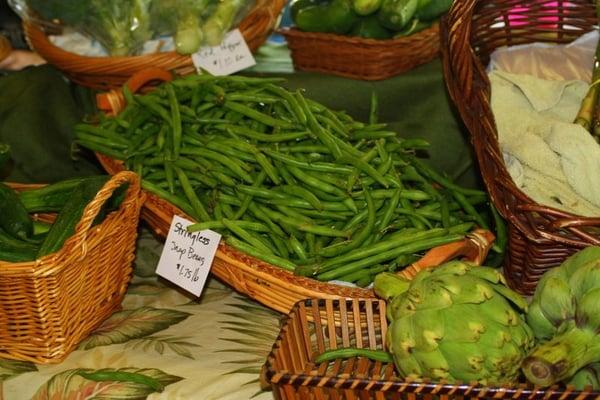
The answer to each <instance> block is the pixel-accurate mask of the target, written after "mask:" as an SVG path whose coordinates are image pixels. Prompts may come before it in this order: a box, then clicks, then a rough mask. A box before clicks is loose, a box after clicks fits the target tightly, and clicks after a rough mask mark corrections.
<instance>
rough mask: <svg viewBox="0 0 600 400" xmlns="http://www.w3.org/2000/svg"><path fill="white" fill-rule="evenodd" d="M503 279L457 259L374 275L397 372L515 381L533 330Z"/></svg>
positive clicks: (520, 300) (415, 376)
mask: <svg viewBox="0 0 600 400" xmlns="http://www.w3.org/2000/svg"><path fill="white" fill-rule="evenodd" d="M394 282H397V286H395V285H394ZM505 284H506V283H505V281H504V277H503V276H502V275H501V274H500V273H499V272H497V271H496V270H495V269H492V268H488V267H478V266H474V265H471V264H469V263H465V262H460V261H452V262H449V263H446V264H444V265H441V266H439V267H437V268H435V269H428V270H422V271H420V272H419V273H418V274H417V275H416V276H415V278H414V279H413V280H412V281H406V280H403V279H402V278H400V277H398V276H394V275H391V274H386V273H384V274H380V275H378V276H377V277H376V279H375V282H374V289H375V292H376V293H377V294H378V295H380V296H381V297H384V298H386V299H388V307H387V316H388V319H389V320H390V325H389V329H388V332H387V346H388V349H389V351H390V352H391V353H392V355H393V358H394V363H395V365H396V368H397V370H398V372H399V374H400V375H401V376H402V377H405V378H412V379H420V378H431V379H435V380H441V379H444V380H447V381H449V382H454V381H458V380H460V381H468V382H471V381H478V382H480V383H482V384H504V383H514V382H515V381H516V380H517V377H518V375H519V365H520V363H521V361H522V360H523V358H524V357H525V356H526V355H527V353H528V351H529V350H530V349H531V347H532V346H533V344H534V337H533V333H532V332H531V329H530V328H529V327H528V326H527V324H526V323H525V320H524V317H523V315H522V314H521V313H522V311H524V310H525V309H526V307H527V303H526V302H525V301H524V299H523V298H522V297H521V296H519V295H518V294H517V293H515V292H513V291H512V290H511V289H509V288H508V287H506V286H505ZM390 299H391V300H390Z"/></svg>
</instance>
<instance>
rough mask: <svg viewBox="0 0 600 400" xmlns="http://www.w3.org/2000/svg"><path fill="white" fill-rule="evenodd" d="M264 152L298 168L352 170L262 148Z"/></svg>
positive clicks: (328, 170) (340, 172) (324, 170)
mask: <svg viewBox="0 0 600 400" xmlns="http://www.w3.org/2000/svg"><path fill="white" fill-rule="evenodd" d="M264 152H265V153H266V154H267V155H269V156H270V157H272V158H275V159H276V160H279V161H282V162H284V163H286V164H288V165H293V166H295V167H298V168H302V169H307V170H311V171H319V172H332V173H338V174H349V173H351V172H352V171H354V170H353V169H352V168H349V167H346V166H344V165H338V164H333V163H320V162H315V163H308V162H304V161H300V160H298V159H297V158H295V157H292V156H290V155H287V154H283V153H279V152H277V151H273V150H266V149H265V150H264Z"/></svg>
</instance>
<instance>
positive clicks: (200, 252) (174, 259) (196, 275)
mask: <svg viewBox="0 0 600 400" xmlns="http://www.w3.org/2000/svg"><path fill="white" fill-rule="evenodd" d="M191 224H192V222H191V221H188V220H186V219H185V218H181V217H179V216H177V215H176V216H174V217H173V221H171V227H170V228H169V233H168V235H167V240H166V241H165V247H164V248H163V251H162V254H161V255H160V260H159V261H158V266H157V267H156V273H157V274H158V275H160V276H162V277H163V278H165V279H167V280H169V281H171V282H173V283H174V284H176V285H177V286H179V287H181V288H183V289H185V290H187V291H188V292H190V293H192V294H194V295H195V296H200V294H201V293H202V289H203V288H204V283H205V282H206V278H207V277H208V273H209V271H210V267H211V265H212V262H213V259H214V257H215V253H216V252H217V246H218V245H219V241H220V240H221V235H219V234H218V233H217V232H214V231H211V230H205V231H199V232H188V230H187V227H188V226H189V225H191Z"/></svg>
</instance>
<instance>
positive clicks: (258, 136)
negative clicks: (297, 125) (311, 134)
mask: <svg viewBox="0 0 600 400" xmlns="http://www.w3.org/2000/svg"><path fill="white" fill-rule="evenodd" d="M215 128H216V129H220V130H224V131H231V132H232V133H235V134H237V135H241V136H245V137H248V138H250V139H254V140H257V141H259V142H286V141H292V140H298V139H302V138H305V137H306V136H308V132H307V131H296V132H285V133H271V134H267V133H261V132H257V131H255V130H252V129H250V128H247V127H244V126H239V125H231V124H222V125H215Z"/></svg>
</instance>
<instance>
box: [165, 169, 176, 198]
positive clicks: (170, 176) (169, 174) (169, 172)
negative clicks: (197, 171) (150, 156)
mask: <svg viewBox="0 0 600 400" xmlns="http://www.w3.org/2000/svg"><path fill="white" fill-rule="evenodd" d="M164 168H165V179H166V181H167V187H168V188H169V193H171V194H175V173H174V171H173V164H172V163H171V161H165V163H164Z"/></svg>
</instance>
